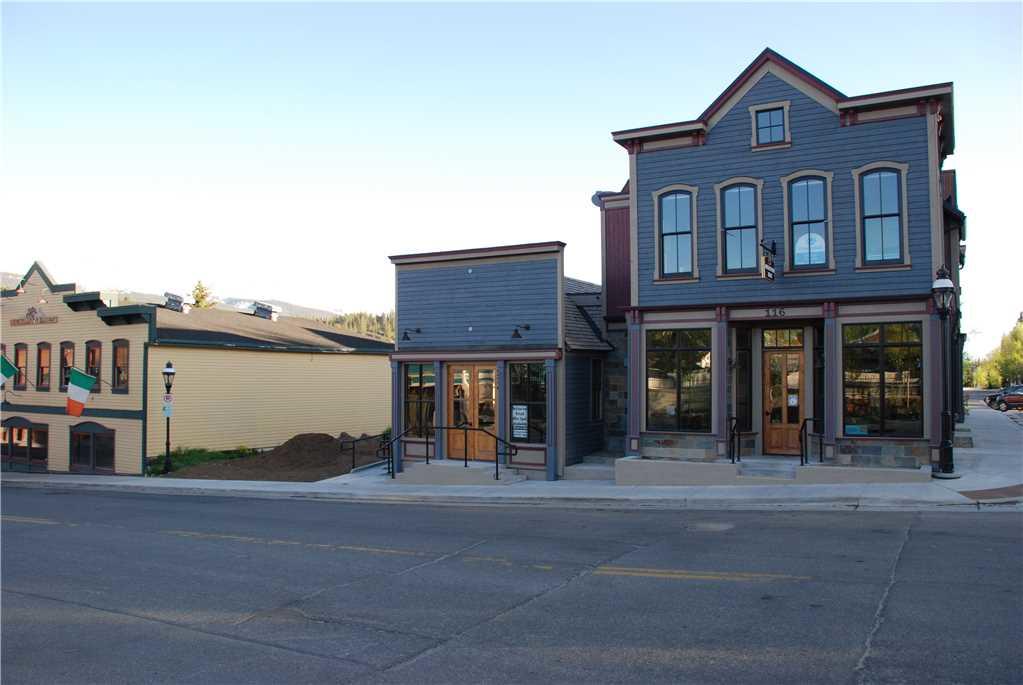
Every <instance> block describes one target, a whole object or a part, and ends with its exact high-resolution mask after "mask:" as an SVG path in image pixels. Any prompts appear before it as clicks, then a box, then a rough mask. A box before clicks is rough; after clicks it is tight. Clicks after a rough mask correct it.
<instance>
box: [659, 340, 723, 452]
mask: <svg viewBox="0 0 1023 685" xmlns="http://www.w3.org/2000/svg"><path fill="white" fill-rule="evenodd" d="M710 338H711V335H710V329H709V328H691V329H682V330H665V331H647V337H646V429H647V430H649V431H679V432H682V431H685V432H697V433H707V432H710V427H711V365H710V362H711V359H710Z"/></svg>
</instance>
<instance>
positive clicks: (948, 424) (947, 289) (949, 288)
mask: <svg viewBox="0 0 1023 685" xmlns="http://www.w3.org/2000/svg"><path fill="white" fill-rule="evenodd" d="M935 275H936V276H937V278H935V279H934V285H932V286H931V292H932V293H933V295H934V305H935V306H936V307H937V309H938V316H939V317H941V445H940V446H939V447H938V470H937V471H935V472H933V473H932V474H931V475H932V476H933V477H935V478H959V474H958V473H956V472H955V461H954V457H953V454H952V411H951V406H950V403H949V401H948V394H949V380H948V374H949V369H950V368H951V364H950V363H949V349H948V348H949V344H948V337H949V333H948V313H949V311H950V310H951V308H952V302H953V300H954V299H955V284H954V283H953V282H952V280H951V279H950V278H949V277H948V276H949V274H948V270H947V269H946V268H945V267H944V266H942V267H941V268H940V269H938V272H937V273H936V274H935Z"/></svg>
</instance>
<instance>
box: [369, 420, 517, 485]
mask: <svg viewBox="0 0 1023 685" xmlns="http://www.w3.org/2000/svg"><path fill="white" fill-rule="evenodd" d="M411 430H412V429H411V428H410V429H407V430H405V431H404V432H402V433H401V435H398V436H397V437H395V438H393V439H392V440H391V441H390V442H389V443H388V444H387V445H386V447H387V449H388V452H389V453H390V450H391V448H392V447H393V445H394V443H395V442H397V441H398V440H400V439H401V438H403V437H405V435H407V434H408V433H409V431H411ZM438 431H462V463H463V465H464V466H465V467H466V468H468V467H469V432H470V431H472V432H475V433H486V434H487V435H489V436H490V437H492V438H493V439H494V441H495V442H496V443H497V447H498V449H497V450H496V452H497V453H496V454H495V455H494V480H500V479H501V460H500V459H498V456H500V455H501V454H503V455H504V456H505V457H514V456H516V455H518V453H519V448H518V447H517V446H516V445H514V444H512V443H511V442H509V441H507V440H505V439H504V438H502V437H501V436H499V435H495V434H493V433H491V432H490V431H488V430H487V429H486V428H478V427H476V426H470V425H469V424H467V423H460V424H458V425H457V426H430V434H429V435H427V436H426V463H427V464H429V463H430V445H431V444H432V445H434V446H435V447H436V435H437V432H438ZM431 438H433V439H431ZM502 447H503V448H504V449H501V448H502ZM434 455H435V456H436V450H435V451H434ZM389 467H390V469H391V470H390V473H391V477H392V478H393V477H394V462H393V456H392V457H390V461H389Z"/></svg>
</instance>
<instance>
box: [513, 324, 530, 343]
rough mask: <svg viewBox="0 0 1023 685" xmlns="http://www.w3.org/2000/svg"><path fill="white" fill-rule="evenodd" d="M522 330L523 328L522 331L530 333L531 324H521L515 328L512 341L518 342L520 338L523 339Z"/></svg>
mask: <svg viewBox="0 0 1023 685" xmlns="http://www.w3.org/2000/svg"><path fill="white" fill-rule="evenodd" d="M520 328H521V329H522V330H524V331H528V330H529V324H528V323H521V324H519V325H517V326H515V330H514V331H512V336H511V337H512V339H514V340H518V339H519V338H521V337H522V334H521V333H519V329H520Z"/></svg>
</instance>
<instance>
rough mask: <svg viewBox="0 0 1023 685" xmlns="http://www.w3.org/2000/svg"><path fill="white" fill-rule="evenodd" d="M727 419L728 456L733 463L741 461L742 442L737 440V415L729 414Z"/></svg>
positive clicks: (738, 432)
mask: <svg viewBox="0 0 1023 685" xmlns="http://www.w3.org/2000/svg"><path fill="white" fill-rule="evenodd" d="M727 421H728V458H729V459H731V461H732V463H733V464H734V463H735V462H736V461H742V444H741V443H740V442H739V435H740V433H741V431H739V417H738V416H729V417H728V418H727Z"/></svg>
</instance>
